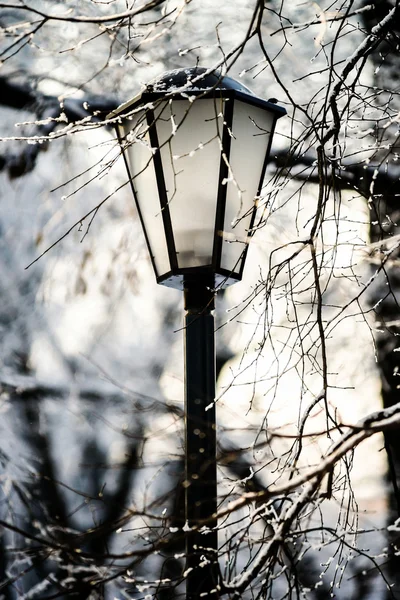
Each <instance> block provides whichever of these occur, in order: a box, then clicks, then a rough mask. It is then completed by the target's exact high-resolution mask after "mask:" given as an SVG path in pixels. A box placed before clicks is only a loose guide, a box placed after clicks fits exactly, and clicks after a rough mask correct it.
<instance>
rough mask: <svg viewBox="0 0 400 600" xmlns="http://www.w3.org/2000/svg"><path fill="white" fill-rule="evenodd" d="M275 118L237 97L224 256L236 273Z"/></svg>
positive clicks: (224, 265)
mask: <svg viewBox="0 0 400 600" xmlns="http://www.w3.org/2000/svg"><path fill="white" fill-rule="evenodd" d="M274 120H275V116H274V115H273V114H271V113H270V112H268V111H266V110H264V109H262V108H259V107H257V106H252V105H250V104H246V103H245V102H241V101H240V100H235V105H234V111H233V122H232V134H233V136H232V139H231V151H230V156H229V166H230V173H229V177H228V184H227V185H228V189H227V196H226V209H225V221H224V231H223V243H222V255H221V267H222V268H223V269H227V270H228V271H232V272H235V273H237V272H238V271H239V270H240V267H241V257H242V254H243V250H244V249H245V248H246V244H247V243H248V230H249V227H250V222H251V217H252V214H253V208H254V201H255V197H256V194H257V191H258V185H259V183H260V177H261V173H262V169H263V165H264V161H265V159H266V153H267V150H268V144H269V139H270V136H271V131H272V128H273V125H274Z"/></svg>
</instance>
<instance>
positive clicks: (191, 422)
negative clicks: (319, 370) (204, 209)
mask: <svg viewBox="0 0 400 600" xmlns="http://www.w3.org/2000/svg"><path fill="white" fill-rule="evenodd" d="M213 287H214V281H213V280H211V281H210V280H209V279H207V278H198V277H197V278H196V279H191V280H185V285H184V288H185V309H186V311H187V313H186V316H185V414H186V452H185V464H186V477H185V488H186V489H185V494H186V497H185V517H186V521H187V523H188V525H189V527H196V526H199V527H200V528H201V527H202V525H201V522H202V521H204V520H206V519H208V521H207V524H206V526H207V528H208V529H209V531H207V533H201V532H200V531H198V530H195V531H192V532H189V533H188V535H187V542H186V556H187V558H186V571H188V573H187V587H186V591H187V595H186V597H187V600H198V599H199V598H200V597H201V598H218V596H219V595H218V592H217V585H218V533H217V520H216V518H215V517H213V515H215V514H216V511H217V466H216V426H215V404H214V398H215V343H214V316H213V314H212V311H213V309H214V294H213V292H212V288H213ZM210 405H211V407H210ZM206 407H210V408H208V410H206Z"/></svg>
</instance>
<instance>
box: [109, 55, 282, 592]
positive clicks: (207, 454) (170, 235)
mask: <svg viewBox="0 0 400 600" xmlns="http://www.w3.org/2000/svg"><path fill="white" fill-rule="evenodd" d="M285 114H286V110H285V109H284V108H283V107H280V106H277V104H276V103H275V101H268V100H263V99H262V98H258V97H257V96H255V95H254V94H253V92H251V91H250V90H249V89H248V88H247V87H245V86H244V85H242V84H241V83H239V82H238V81H235V80H234V79H232V78H231V77H228V76H224V75H222V74H221V73H220V72H219V71H213V70H212V69H206V68H204V67H198V66H196V67H190V68H186V69H176V70H174V71H169V72H167V73H164V74H163V75H161V76H160V77H159V78H157V79H156V80H154V81H153V82H151V83H149V84H148V85H147V86H145V87H144V88H143V89H142V90H141V91H140V92H139V94H137V95H136V96H134V97H133V98H131V100H129V101H128V102H125V103H124V104H122V105H121V106H119V107H118V108H117V109H116V110H114V111H112V112H111V113H110V115H108V117H109V118H110V119H112V120H113V121H114V123H115V127H116V131H117V136H118V142H119V145H120V147H121V149H122V154H123V157H124V161H125V164H126V168H127V172H128V177H129V181H130V185H131V188H132V192H133V196H134V199H135V203H136V206H137V209H138V214H139V218H140V221H141V224H142V226H143V232H144V236H145V239H146V243H147V246H148V249H149V253H150V259H151V261H152V264H153V267H154V272H155V275H156V279H157V282H158V283H159V284H162V285H165V286H168V287H172V288H176V289H180V290H182V289H183V290H184V295H185V309H186V311H187V314H186V316H185V415H186V419H185V424H186V434H185V437H186V447H185V518H186V522H187V525H188V527H189V529H188V533H187V548H186V550H187V551H186V558H187V561H186V569H185V572H186V578H187V598H188V599H189V600H199V599H200V598H202V597H207V598H209V597H210V598H218V596H219V592H218V577H219V569H218V532H217V519H216V512H217V473H216V428H215V404H214V399H215V346H214V316H213V310H214V290H215V288H217V287H218V289H222V288H225V287H227V286H229V285H232V284H234V283H235V282H237V281H240V280H241V279H242V274H243V269H244V265H245V261H246V255H247V248H248V243H249V241H250V238H251V236H252V234H253V232H254V225H255V218H256V210H257V202H256V200H257V198H259V196H260V193H261V189H262V186H263V181H264V175H265V171H266V166H267V161H268V156H269V153H270V148H271V142H272V136H273V133H274V130H275V124H276V121H277V120H278V119H279V118H281V117H283V116H284V115H285ZM185 530H186V527H185Z"/></svg>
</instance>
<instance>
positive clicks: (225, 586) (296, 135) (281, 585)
mask: <svg viewBox="0 0 400 600" xmlns="http://www.w3.org/2000/svg"><path fill="white" fill-rule="evenodd" d="M0 9H1V12H0V27H1V32H2V38H1V60H2V64H1V72H0V89H1V94H0V104H1V137H2V146H1V150H0V167H1V204H0V230H1V238H0V246H1V252H0V273H1V305H0V327H1V337H0V345H1V355H0V361H1V362H0V386H1V387H0V389H1V409H2V418H1V422H0V427H1V441H0V460H1V496H0V497H1V505H0V506H1V509H0V525H1V537H0V544H1V551H0V589H1V594H2V595H3V597H4V598H5V599H6V600H14V599H16V598H39V599H41V600H44V599H46V598H82V599H83V598H88V599H89V598H92V599H95V598H96V599H97V598H106V599H111V598H118V599H123V598H135V599H136V598H160V599H169V598H178V597H180V596H183V595H184V585H183V582H184V577H185V574H184V569H185V567H184V538H185V534H186V531H185V526H184V519H183V507H182V483H183V481H182V455H183V450H182V445H183V442H182V419H183V414H182V397H183V392H182V349H181V339H182V338H181V332H180V331H179V330H180V328H181V323H180V313H181V311H180V310H179V309H178V306H177V305H178V303H180V295H179V294H178V293H177V292H175V291H174V290H166V289H158V288H157V286H156V284H155V282H154V279H153V276H152V273H151V268H150V265H149V261H148V258H147V254H146V251H145V248H144V243H143V240H142V237H141V232H140V225H139V223H138V219H137V215H136V212H135V210H134V207H133V203H132V199H131V196H130V193H129V191H128V186H127V185H126V183H127V181H126V174H125V172H124V170H123V165H122V164H121V163H122V161H121V160H118V159H117V151H116V144H115V140H114V136H113V134H112V132H111V127H110V125H111V123H110V122H109V121H107V119H106V115H107V114H108V112H109V111H110V109H112V108H113V107H115V106H116V105H117V104H118V103H119V102H122V101H124V100H127V99H128V98H130V97H132V96H133V95H134V94H135V93H136V92H137V91H138V89H139V88H140V85H141V84H142V83H143V82H145V81H148V80H150V79H151V78H152V77H154V76H156V75H158V74H159V73H161V72H162V71H164V70H168V69H172V68H177V67H186V66H192V65H195V64H200V65H204V66H207V67H210V68H213V69H220V70H221V71H222V72H223V73H229V75H231V76H233V77H235V78H239V79H240V80H241V81H243V83H245V84H246V85H248V86H249V87H250V88H251V89H253V90H254V91H255V92H256V93H258V94H259V95H260V96H263V97H266V98H268V97H276V98H278V100H279V102H280V104H283V105H284V106H285V107H286V109H287V111H288V114H289V118H286V123H284V122H283V120H281V122H280V123H279V126H278V129H277V133H276V135H275V138H274V145H273V152H272V156H271V161H270V168H269V170H268V171H267V174H266V180H265V188H264V190H263V193H262V196H261V198H259V199H258V218H257V231H256V232H255V235H254V237H253V238H252V242H251V244H250V248H249V259H248V262H247V270H246V273H245V278H244V281H243V282H242V283H240V284H237V285H235V286H233V287H232V288H230V289H229V290H228V291H227V292H226V293H225V294H224V295H222V294H220V295H219V297H218V299H217V302H218V306H219V308H218V314H219V315H220V316H219V318H220V323H219V327H218V332H217V339H218V343H219V348H218V367H219V377H218V396H217V410H218V440H219V446H218V470H219V479H220V481H219V494H220V496H219V503H220V504H219V521H218V529H219V542H220V551H219V552H220V557H219V564H220V569H221V592H220V595H221V597H225V598H252V597H254V598H271V599H272V598H309V599H325V598H329V597H337V598H344V597H349V598H355V597H357V598H374V599H378V598H379V599H380V598H382V599H383V598H385V599H386V598H400V576H399V573H400V568H399V563H398V561H399V558H398V554H399V551H398V544H399V540H398V536H399V522H398V519H399V518H400V515H399V508H398V507H399V505H400V492H399V490H398V480H399V477H400V445H399V441H398V440H399V436H398V428H399V423H400V405H398V402H399V397H398V396H399V394H398V385H399V384H398V374H399V363H398V360H399V359H398V356H399V354H398V349H399V344H398V334H399V331H400V328H399V306H398V294H399V289H398V287H399V278H398V275H397V270H398V260H399V257H398V253H399V252H398V245H399V232H398V225H397V222H398V218H399V217H398V214H397V213H398V210H397V199H398V195H399V168H398V166H397V163H398V152H399V149H398V134H399V114H400V113H399V111H400V106H399V74H398V71H399V69H398V66H399V25H398V23H399V13H400V8H399V3H398V1H397V0H387V1H386V0H383V1H379V2H368V1H352V0H346V1H343V2H329V1H328V0H327V1H325V0H323V1H321V2H319V3H314V2H309V3H307V2H306V3H303V2H287V1H286V2H285V1H284V0H280V1H275V0H266V1H265V2H260V1H258V0H254V1H252V2H247V1H244V0H235V2H232V3H224V4H223V5H221V3H218V4H216V3H214V2H212V1H211V0H202V1H201V2H200V1H198V0H153V1H149V2H135V1H132V2H128V1H127V0H126V1H125V0H115V1H111V0H110V1H109V2H95V1H94V0H87V1H85V2H75V0H71V1H69V2H67V3H66V2H55V1H50V0H49V1H42V0H40V1H39V0H36V1H31V2H25V1H24V2H22V1H20V0H16V1H15V2H0ZM36 259H38V260H36ZM29 265H30V266H29ZM28 266H29V268H28V269H26V267H28ZM178 298H179V300H178ZM221 315H223V318H222V317H221Z"/></svg>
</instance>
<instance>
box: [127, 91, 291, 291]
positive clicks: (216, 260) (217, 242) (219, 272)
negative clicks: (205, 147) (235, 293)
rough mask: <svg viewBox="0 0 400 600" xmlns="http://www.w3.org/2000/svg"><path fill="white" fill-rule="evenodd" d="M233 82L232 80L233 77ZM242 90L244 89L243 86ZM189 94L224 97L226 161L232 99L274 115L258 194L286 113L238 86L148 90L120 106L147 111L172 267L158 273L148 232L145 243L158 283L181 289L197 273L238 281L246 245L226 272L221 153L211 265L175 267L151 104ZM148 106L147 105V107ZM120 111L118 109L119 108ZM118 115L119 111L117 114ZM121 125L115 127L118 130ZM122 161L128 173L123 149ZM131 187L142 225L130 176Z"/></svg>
mask: <svg viewBox="0 0 400 600" xmlns="http://www.w3.org/2000/svg"><path fill="white" fill-rule="evenodd" d="M232 81H233V80H232ZM238 85H239V84H238ZM242 89H245V88H242ZM188 96H195V97H196V98H198V99H199V100H201V99H210V98H213V99H215V100H225V102H224V125H223V132H222V147H223V152H224V153H225V155H226V157H227V159H228V162H229V158H230V148H231V135H230V131H232V123H233V113H234V102H235V100H239V101H242V102H245V103H247V104H250V105H253V106H256V107H259V108H263V109H264V110H267V111H268V112H270V113H271V114H272V115H273V116H275V118H274V119H273V122H272V127H271V133H270V137H269V142H268V148H267V151H266V154H265V159H264V164H263V168H262V173H261V177H260V181H259V184H258V189H257V195H259V194H260V193H261V188H262V184H263V180H264V176H265V171H266V168H267V163H268V158H269V153H270V148H271V143H272V137H273V133H274V130H275V124H276V121H277V119H279V118H280V117H282V116H284V115H285V114H286V110H285V109H284V108H282V107H280V106H277V105H276V104H274V103H272V102H268V101H266V100H262V99H260V98H258V97H256V96H253V95H252V94H251V93H246V92H244V91H241V90H238V89H225V88H217V89H211V90H204V89H198V90H189V91H188V92H187V93H185V94H183V95H182V94H179V93H177V94H173V93H172V92H168V91H167V92H159V91H147V90H145V91H144V92H142V93H141V94H139V95H138V96H136V97H135V98H134V99H133V100H132V101H131V102H129V103H127V104H125V105H123V109H121V111H122V115H123V116H126V115H129V113H131V112H132V111H135V110H136V109H137V108H139V107H140V106H143V109H144V110H145V111H146V120H147V126H148V131H149V137H150V143H151V146H152V147H153V148H157V150H156V152H155V153H154V155H153V161H154V171H155V175H156V180H157V188H158V193H159V199H160V208H161V211H162V218H163V224H164V230H165V237H166V243H167V249H168V256H169V262H170V266H171V269H170V271H168V272H167V273H161V274H160V273H158V272H157V269H156V266H155V262H154V258H153V253H152V248H151V246H150V243H149V239H148V236H147V233H146V231H145V228H144V227H143V229H144V232H145V239H146V244H147V246H148V249H149V253H150V256H151V259H152V263H153V267H154V271H155V274H156V280H157V283H159V284H163V285H166V286H168V287H173V288H176V289H183V287H184V280H185V277H187V276H188V275H192V274H197V275H198V276H212V277H213V279H214V287H216V288H217V287H218V288H224V287H227V286H229V285H231V284H232V283H235V282H237V281H240V280H241V279H242V275H243V270H244V264H245V259H246V255H247V251H248V244H245V245H244V248H243V253H242V255H241V258H240V259H239V260H238V262H237V266H238V270H237V271H229V270H227V269H223V268H222V267H221V258H222V248H223V238H222V236H221V232H222V231H223V229H224V217H225V206H226V195H227V187H228V186H227V185H222V181H223V180H224V179H226V178H227V175H228V166H227V165H226V163H225V161H224V159H223V157H222V154H221V162H220V171H219V181H218V195H217V206H216V218H215V228H214V243H213V254H212V262H211V264H210V265H204V266H201V267H191V268H180V267H178V260H177V255H176V249H175V241H174V235H173V230H172V225H171V216H170V211H169V206H168V196H167V191H166V186H165V180H164V173H163V169H162V164H161V155H160V148H159V144H158V137H157V128H156V126H155V121H156V120H155V114H154V104H155V103H157V101H165V100H168V99H171V100H172V101H173V102H175V101H183V100H186V101H187V97H188ZM146 105H147V106H146ZM118 112H119V111H118ZM117 114H118V113H117ZM120 127H121V126H117V129H119V128H120ZM119 141H120V145H121V147H122V148H123V139H121V136H120V135H119ZM123 154H124V159H125V164H126V166H127V170H128V173H130V169H129V164H128V161H127V159H126V157H125V152H124V151H123ZM131 187H132V191H133V194H134V198H135V203H136V207H137V210H138V213H139V218H140V221H141V223H142V226H143V225H144V222H143V218H142V215H141V210H140V205H139V201H138V198H137V195H136V191H135V187H134V185H133V182H132V178H131ZM255 216H256V207H255V206H254V208H253V214H252V216H251V221H250V227H249V232H248V238H250V237H251V236H252V228H253V226H254V221H255Z"/></svg>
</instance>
